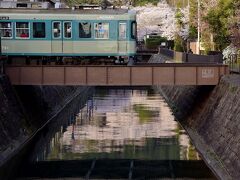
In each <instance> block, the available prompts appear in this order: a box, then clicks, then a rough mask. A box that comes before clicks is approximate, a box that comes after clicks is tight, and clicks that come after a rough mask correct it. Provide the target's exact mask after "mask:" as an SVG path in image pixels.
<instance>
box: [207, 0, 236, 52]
mask: <svg viewBox="0 0 240 180" xmlns="http://www.w3.org/2000/svg"><path fill="white" fill-rule="evenodd" d="M237 2H238V4H239V1H238V0H219V2H218V5H217V7H214V8H211V9H209V11H208V13H207V15H206V16H205V17H204V20H205V21H206V22H207V23H208V25H209V27H210V31H211V33H212V34H213V35H214V42H215V43H216V48H217V50H220V51H222V50H223V49H224V48H226V47H227V46H228V45H229V44H230V35H231V31H230V29H229V28H230V24H231V23H232V18H233V16H234V15H235V11H236V10H237V9H236V8H237V7H236V3H237Z"/></svg>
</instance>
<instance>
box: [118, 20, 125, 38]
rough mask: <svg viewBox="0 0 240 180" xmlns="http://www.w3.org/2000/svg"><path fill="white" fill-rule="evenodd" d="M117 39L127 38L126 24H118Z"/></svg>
mask: <svg viewBox="0 0 240 180" xmlns="http://www.w3.org/2000/svg"><path fill="white" fill-rule="evenodd" d="M118 32H119V34H118V36H119V39H126V38H127V24H126V23H119V31H118Z"/></svg>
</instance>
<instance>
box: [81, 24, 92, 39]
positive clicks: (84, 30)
mask: <svg viewBox="0 0 240 180" xmlns="http://www.w3.org/2000/svg"><path fill="white" fill-rule="evenodd" d="M91 36H92V34H91V23H88V22H86V23H85V22H82V23H79V38H91Z"/></svg>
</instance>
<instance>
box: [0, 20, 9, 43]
mask: <svg viewBox="0 0 240 180" xmlns="http://www.w3.org/2000/svg"><path fill="white" fill-rule="evenodd" d="M0 35H1V38H3V39H10V38H12V23H11V22H0Z"/></svg>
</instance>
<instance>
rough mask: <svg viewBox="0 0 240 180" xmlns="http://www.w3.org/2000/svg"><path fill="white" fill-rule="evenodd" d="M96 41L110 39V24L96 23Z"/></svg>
mask: <svg viewBox="0 0 240 180" xmlns="http://www.w3.org/2000/svg"><path fill="white" fill-rule="evenodd" d="M94 32H95V39H108V38H109V23H94Z"/></svg>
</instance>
